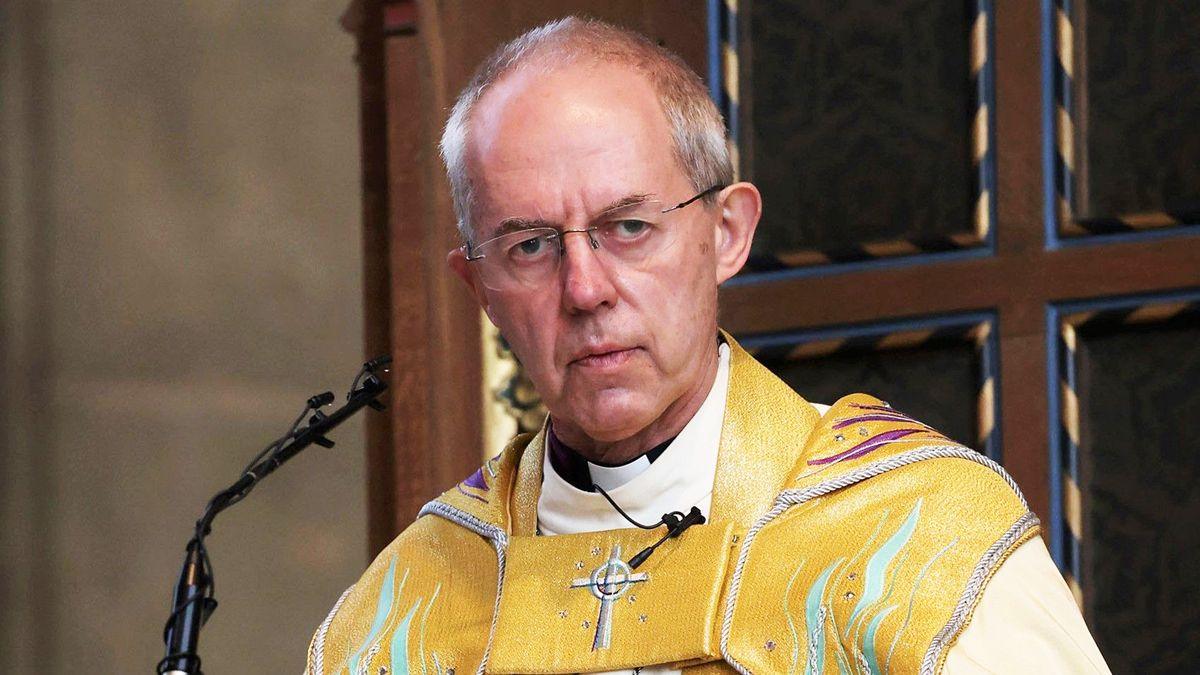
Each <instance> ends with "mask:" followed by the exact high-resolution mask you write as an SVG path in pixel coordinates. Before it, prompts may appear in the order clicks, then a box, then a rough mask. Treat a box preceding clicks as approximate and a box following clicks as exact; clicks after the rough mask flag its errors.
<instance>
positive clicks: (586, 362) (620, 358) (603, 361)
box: [568, 345, 638, 369]
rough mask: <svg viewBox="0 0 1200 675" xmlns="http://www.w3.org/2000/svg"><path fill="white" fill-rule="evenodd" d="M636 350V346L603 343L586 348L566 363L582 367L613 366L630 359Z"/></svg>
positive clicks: (604, 367)
mask: <svg viewBox="0 0 1200 675" xmlns="http://www.w3.org/2000/svg"><path fill="white" fill-rule="evenodd" d="M637 350H638V348H637V347H619V346H613V345H604V346H601V347H596V348H592V349H588V350H587V351H585V352H583V353H582V354H579V355H578V356H576V357H575V358H574V359H572V360H571V362H570V363H569V364H568V365H571V366H579V367H582V368H598V369H606V368H615V367H617V366H620V365H622V364H624V363H625V362H626V361H628V360H629V359H631V358H632V357H633V355H634V353H635V352H637Z"/></svg>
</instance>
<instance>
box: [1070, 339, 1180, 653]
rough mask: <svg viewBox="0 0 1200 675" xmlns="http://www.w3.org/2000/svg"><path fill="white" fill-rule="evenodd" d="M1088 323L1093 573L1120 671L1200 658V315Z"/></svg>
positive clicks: (1083, 489) (1085, 482)
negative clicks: (1143, 323)
mask: <svg viewBox="0 0 1200 675" xmlns="http://www.w3.org/2000/svg"><path fill="white" fill-rule="evenodd" d="M1190 323H1191V325H1176V326H1174V327H1163V326H1153V325H1152V326H1148V327H1141V328H1138V327H1130V326H1125V327H1122V328H1121V329H1119V331H1116V332H1113V331H1109V330H1105V329H1103V328H1102V327H1101V328H1099V329H1088V328H1081V329H1080V330H1079V332H1078V337H1079V342H1078V344H1079V347H1078V367H1079V400H1080V413H1081V415H1080V418H1081V419H1080V428H1081V438H1080V453H1079V491H1080V495H1081V503H1082V523H1081V526H1082V542H1081V546H1080V552H1081V561H1080V562H1081V564H1080V572H1081V575H1080V576H1081V577H1082V578H1081V583H1082V589H1083V595H1084V598H1085V610H1086V616H1087V619H1088V624H1089V625H1090V626H1091V628H1092V631H1093V634H1094V636H1095V637H1096V641H1097V643H1098V644H1099V646H1100V650H1101V651H1102V652H1103V653H1104V655H1105V657H1106V658H1107V659H1108V663H1109V666H1110V667H1111V668H1112V670H1113V672H1118V673H1121V672H1127V673H1134V672H1136V673H1177V672H1196V671H1197V669H1200V578H1198V577H1197V576H1196V575H1195V574H1194V570H1193V565H1192V562H1193V561H1194V560H1195V559H1196V557H1197V556H1200V529H1197V528H1196V523H1197V522H1200V463H1197V462H1196V456H1197V453H1198V452H1200V440H1198V439H1200V389H1198V388H1197V387H1196V383H1197V382H1200V350H1197V349H1196V345H1197V344H1200V322H1197V321H1191V322H1190Z"/></svg>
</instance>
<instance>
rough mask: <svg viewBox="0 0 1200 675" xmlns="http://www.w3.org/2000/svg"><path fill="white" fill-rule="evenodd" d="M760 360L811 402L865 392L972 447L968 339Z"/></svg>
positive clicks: (972, 368) (974, 365)
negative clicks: (904, 347) (919, 345)
mask: <svg viewBox="0 0 1200 675" xmlns="http://www.w3.org/2000/svg"><path fill="white" fill-rule="evenodd" d="M764 363H765V364H766V366H767V367H768V368H770V369H771V370H772V371H774V372H775V373H776V374H777V375H779V376H780V377H781V378H783V380H784V381H785V382H787V383H788V385H789V386H791V387H792V388H793V389H795V390H796V391H797V392H798V393H799V394H800V395H801V396H804V397H805V398H806V399H808V400H809V401H812V402H814V403H826V404H831V403H833V402H834V401H836V400H837V399H838V398H841V397H842V396H845V395H846V394H851V393H855V392H864V393H869V394H871V395H872V396H876V397H878V398H881V399H883V400H885V401H887V402H888V403H890V404H891V405H892V406H893V407H895V408H896V409H897V410H900V411H901V412H903V413H904V414H906V415H909V416H911V417H913V418H914V419H917V420H920V421H922V422H924V423H926V424H928V425H930V426H932V427H933V428H935V429H937V430H938V431H940V432H942V433H943V434H945V435H946V436H948V437H950V438H952V439H954V440H957V441H959V442H960V443H963V444H965V445H967V446H972V447H973V446H975V435H976V427H977V419H976V415H975V409H976V405H975V392H976V387H977V385H978V372H979V364H978V361H977V359H976V357H975V350H974V349H973V347H972V346H971V345H970V344H965V343H961V342H960V343H948V344H942V345H929V346H922V347H914V348H909V349H896V350H888V351H857V350H855V351H842V352H838V353H837V354H832V355H829V356H824V357H819V358H811V359H801V360H786V359H768V360H765V361H764Z"/></svg>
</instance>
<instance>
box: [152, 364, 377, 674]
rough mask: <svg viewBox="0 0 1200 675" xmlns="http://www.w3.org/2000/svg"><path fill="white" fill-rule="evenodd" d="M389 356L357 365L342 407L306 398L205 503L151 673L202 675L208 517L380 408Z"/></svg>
mask: <svg viewBox="0 0 1200 675" xmlns="http://www.w3.org/2000/svg"><path fill="white" fill-rule="evenodd" d="M391 361H392V358H391V357H390V356H381V357H378V358H376V359H373V360H371V361H368V362H367V363H365V364H363V367H362V370H360V371H359V373H358V375H357V376H356V377H355V378H354V383H353V384H351V385H350V392H349V393H348V394H346V404H345V405H343V406H342V407H341V408H338V409H337V410H334V411H333V412H331V413H329V414H325V413H323V412H321V411H320V410H319V408H321V407H322V406H325V405H328V404H330V403H332V402H333V400H334V398H333V393H332V392H325V393H323V394H318V395H316V396H313V397H311V398H309V399H308V401H307V405H306V406H305V408H304V411H303V412H301V413H300V417H298V418H297V419H296V421H295V422H294V423H293V424H292V427H291V429H289V430H288V432H287V433H286V434H284V435H283V437H281V438H280V439H278V440H277V441H275V442H274V443H272V444H270V445H268V446H267V448H266V449H264V450H263V451H262V452H261V453H259V455H258V456H257V457H255V458H254V460H252V461H251V462H250V464H249V465H248V466H247V467H246V469H245V470H244V471H243V472H242V475H241V477H239V478H238V480H237V481H236V482H235V483H234V484H233V485H231V486H229V487H228V488H226V489H224V490H222V491H221V492H218V493H217V494H216V496H214V497H213V498H212V500H210V501H209V503H208V506H207V507H206V508H205V510H204V514H203V515H202V516H200V519H199V520H197V521H196V531H195V534H194V535H193V536H192V539H191V540H190V541H189V542H188V544H187V552H186V554H185V556H184V559H183V569H182V570H181V571H180V573H179V581H178V583H176V585H175V594H174V598H173V600H172V603H171V606H172V609H171V614H170V616H168V617H167V623H166V626H164V627H163V642H164V644H165V645H166V656H164V657H163V658H162V660H161V661H159V662H158V667H157V672H158V673H160V674H161V675H203V674H202V671H201V670H200V655H199V654H198V653H197V652H196V649H197V645H198V643H199V640H200V628H201V627H202V626H203V625H204V623H205V622H206V621H207V620H208V617H209V616H211V615H212V613H213V610H215V609H216V607H217V601H216V599H215V598H214V597H213V595H214V583H213V575H212V565H211V563H209V560H208V551H207V550H206V549H205V548H204V538H205V537H206V536H207V535H208V534H209V533H210V532H211V531H212V522H213V519H215V518H216V517H217V514H218V513H221V512H222V511H224V510H225V509H227V508H229V507H231V506H233V505H234V504H236V503H238V502H239V501H241V500H242V499H244V498H245V497H246V495H248V494H249V493H250V491H251V490H253V489H254V487H255V486H256V485H258V483H259V482H260V481H262V479H263V478H265V477H267V476H268V475H269V474H271V473H272V472H274V471H275V470H276V469H278V468H279V467H280V466H281V465H282V464H283V463H284V462H286V461H288V460H289V459H291V458H292V457H295V456H296V455H297V454H299V453H300V451H302V450H304V449H305V448H307V447H308V446H310V445H312V444H314V443H315V444H317V445H320V446H321V447H325V448H332V447H333V445H334V443H333V441H331V440H329V438H328V436H327V435H326V434H328V433H329V432H330V431H332V430H333V429H334V428H335V427H337V426H338V425H339V424H341V423H342V422H345V421H346V420H347V419H349V418H350V417H351V416H352V415H354V414H355V413H357V412H358V411H359V410H361V409H362V408H363V407H367V406H369V407H371V408H373V409H375V410H383V409H384V406H383V404H382V403H380V402H379V400H378V399H379V397H380V396H381V395H382V394H383V393H384V392H385V391H386V390H387V388H388V386H387V384H386V383H384V382H383V381H382V380H380V379H379V378H378V377H377V376H376V374H375V373H376V371H380V370H382V371H383V372H386V366H387V365H388V364H390V363H391ZM310 411H312V416H311V417H309V419H308V425H307V426H304V427H300V426H299V425H300V423H301V421H302V420H303V419H304V417H305V416H306V415H308V413H309V412H310Z"/></svg>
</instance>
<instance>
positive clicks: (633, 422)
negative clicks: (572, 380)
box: [554, 392, 654, 443]
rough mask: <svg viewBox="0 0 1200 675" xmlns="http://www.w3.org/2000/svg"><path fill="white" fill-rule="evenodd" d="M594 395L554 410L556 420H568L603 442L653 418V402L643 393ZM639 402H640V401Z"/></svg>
mask: <svg viewBox="0 0 1200 675" xmlns="http://www.w3.org/2000/svg"><path fill="white" fill-rule="evenodd" d="M605 394H606V395H602V396H598V397H592V398H590V399H589V400H588V401H584V402H580V403H577V404H575V405H572V406H570V407H569V409H568V410H565V411H563V414H555V416H554V417H555V420H561V421H563V422H567V423H569V424H570V425H571V426H573V427H574V428H576V429H578V430H579V431H580V432H582V433H583V434H585V435H586V436H587V437H588V438H590V439H592V440H594V441H598V442H600V443H615V442H617V441H621V440H624V439H626V438H629V437H630V436H633V435H634V434H636V433H638V432H639V431H641V430H642V429H645V428H646V427H647V426H648V425H649V424H650V423H651V422H653V421H654V415H652V414H650V410H649V409H650V408H651V407H652V406H651V405H648V403H647V402H644V401H640V398H641V397H638V396H633V395H630V394H629V393H627V392H626V393H623V394H622V395H613V393H611V392H605ZM639 403H640V404H639Z"/></svg>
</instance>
